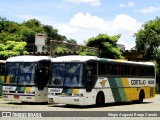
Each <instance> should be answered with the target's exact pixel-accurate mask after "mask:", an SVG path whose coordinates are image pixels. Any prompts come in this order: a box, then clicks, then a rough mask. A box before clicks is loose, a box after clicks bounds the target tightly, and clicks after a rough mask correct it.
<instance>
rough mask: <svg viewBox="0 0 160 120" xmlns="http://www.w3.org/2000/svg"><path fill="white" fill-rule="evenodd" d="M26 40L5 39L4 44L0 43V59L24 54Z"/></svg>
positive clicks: (25, 52)
mask: <svg viewBox="0 0 160 120" xmlns="http://www.w3.org/2000/svg"><path fill="white" fill-rule="evenodd" d="M26 45H27V44H26V42H15V41H7V42H6V43H5V44H0V59H7V58H9V57H11V56H15V55H25V54H27V51H26V48H25V46H26Z"/></svg>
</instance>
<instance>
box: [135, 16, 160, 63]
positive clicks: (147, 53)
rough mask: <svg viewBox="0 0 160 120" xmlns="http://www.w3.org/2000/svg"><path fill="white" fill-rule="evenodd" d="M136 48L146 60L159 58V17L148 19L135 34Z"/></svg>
mask: <svg viewBox="0 0 160 120" xmlns="http://www.w3.org/2000/svg"><path fill="white" fill-rule="evenodd" d="M135 37H136V49H137V50H138V51H142V52H143V54H144V57H145V58H146V60H154V59H157V58H159V56H160V54H159V52H158V51H159V50H158V47H159V46H160V18H158V17H157V18H156V19H155V20H150V21H149V22H146V23H145V24H144V25H143V28H141V29H140V30H139V31H138V32H137V33H136V34H135Z"/></svg>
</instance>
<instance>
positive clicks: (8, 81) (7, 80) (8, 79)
mask: <svg viewBox="0 0 160 120" xmlns="http://www.w3.org/2000/svg"><path fill="white" fill-rule="evenodd" d="M6 83H7V84H9V83H10V76H7V79H6Z"/></svg>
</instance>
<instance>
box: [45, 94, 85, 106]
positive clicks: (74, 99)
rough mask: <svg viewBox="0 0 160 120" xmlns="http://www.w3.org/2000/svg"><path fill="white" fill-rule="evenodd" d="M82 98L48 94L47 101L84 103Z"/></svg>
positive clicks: (69, 103)
mask: <svg viewBox="0 0 160 120" xmlns="http://www.w3.org/2000/svg"><path fill="white" fill-rule="evenodd" d="M84 100H85V99H84V98H83V97H75V96H51V95H48V103H51V104H55V103H56V104H68V105H86V104H85V101H84Z"/></svg>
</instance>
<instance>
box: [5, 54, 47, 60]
mask: <svg viewBox="0 0 160 120" xmlns="http://www.w3.org/2000/svg"><path fill="white" fill-rule="evenodd" d="M49 59H50V57H48V56H31V55H24V56H15V57H11V58H8V59H7V60H6V62H37V61H39V60H49Z"/></svg>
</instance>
